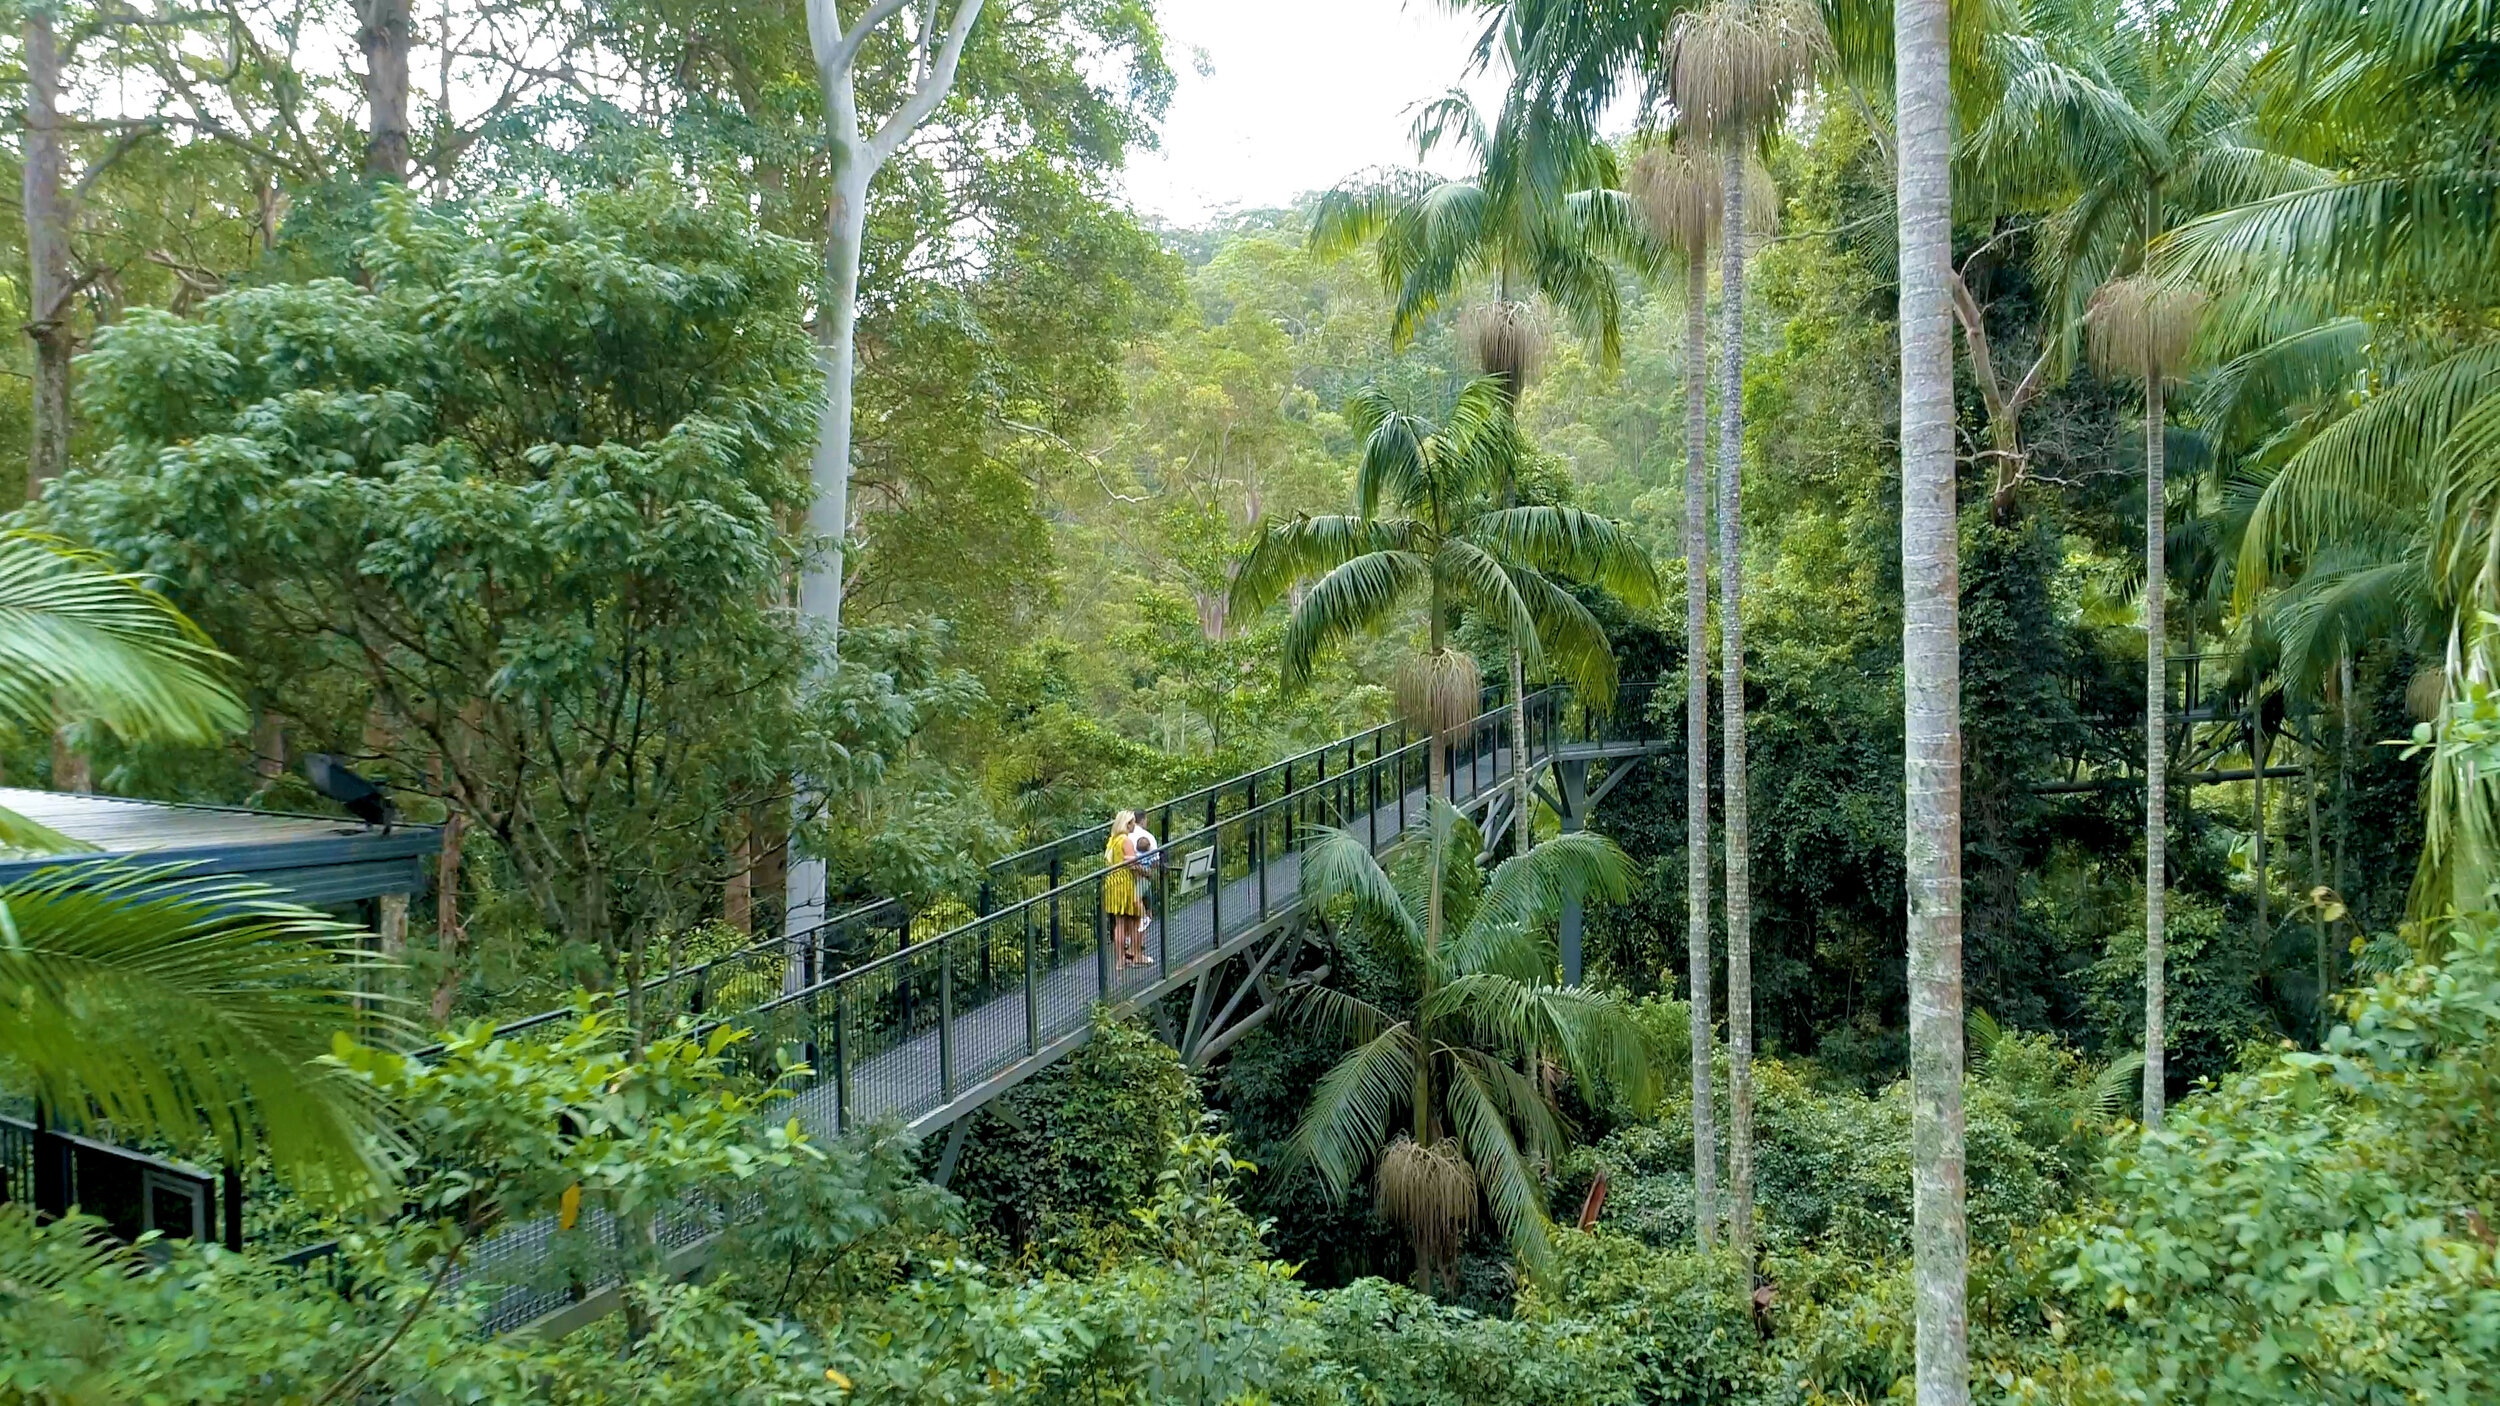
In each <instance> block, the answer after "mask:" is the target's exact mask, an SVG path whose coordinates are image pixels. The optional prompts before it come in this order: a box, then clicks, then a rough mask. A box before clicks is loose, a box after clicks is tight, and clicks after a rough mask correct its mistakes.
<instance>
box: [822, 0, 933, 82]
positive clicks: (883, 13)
mask: <svg viewBox="0 0 2500 1406" xmlns="http://www.w3.org/2000/svg"><path fill="white" fill-rule="evenodd" d="M910 3H911V0H876V3H875V4H873V5H870V6H869V7H868V12H867V13H866V14H864V15H861V16H860V17H859V23H857V24H855V25H852V26H851V27H850V28H848V29H845V30H842V31H841V33H839V34H838V35H834V36H832V37H831V42H830V43H821V42H820V43H819V44H818V45H817V46H816V47H817V48H818V50H819V51H821V53H822V55H823V57H821V58H820V59H819V60H818V61H817V66H818V67H820V68H828V69H831V68H848V67H850V65H851V63H852V62H853V61H854V60H856V59H857V58H858V57H859V49H860V46H861V45H862V44H865V43H867V42H868V36H869V35H870V34H873V33H875V32H876V28H877V26H878V25H881V24H883V23H885V22H886V21H887V20H890V19H892V18H894V17H895V16H896V15H898V14H901V13H902V12H903V7H904V6H906V5H909V4H910ZM818 4H821V5H822V6H823V14H824V16H825V17H826V18H828V19H830V20H832V21H833V23H832V24H831V25H829V26H827V28H828V29H834V28H839V27H840V26H841V23H842V12H841V10H839V9H838V8H836V6H835V4H834V0H818ZM808 9H809V10H810V11H811V13H810V14H809V15H808V28H809V29H810V30H814V29H815V28H816V18H817V17H816V14H815V13H813V12H814V11H815V10H816V9H817V6H816V5H810V6H809V7H808Z"/></svg>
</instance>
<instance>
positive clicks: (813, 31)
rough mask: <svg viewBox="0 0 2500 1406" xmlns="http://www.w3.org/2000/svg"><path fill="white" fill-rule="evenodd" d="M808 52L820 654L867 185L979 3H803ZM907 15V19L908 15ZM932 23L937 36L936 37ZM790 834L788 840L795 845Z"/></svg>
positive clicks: (785, 922) (836, 527) (833, 559)
mask: <svg viewBox="0 0 2500 1406" xmlns="http://www.w3.org/2000/svg"><path fill="white" fill-rule="evenodd" d="M806 3H807V32H808V44H809V47H810V50H811V52H812V53H813V55H814V57H815V60H816V74H817V82H818V86H819V88H820V89H821V90H822V95H823V98H824V103H825V137H826V141H827V143H828V145H829V146H830V147H831V148H832V153H833V189H832V195H831V198H830V200H829V201H828V202H827V206H826V209H825V282H824V287H823V288H822V290H821V295H822V298H823V304H822V306H821V307H820V308H819V310H818V312H817V326H816V335H817V360H818V362H819V364H820V365H821V366H822V367H823V368H824V373H825V402H824V405H823V407H822V409H821V410H820V411H819V412H818V415H817V421H816V453H815V455H814V457H813V458H812V459H811V460H810V463H809V474H810V477H811V480H812V484H813V487H814V490H815V496H814V497H813V499H812V500H811V501H810V502H809V504H808V510H807V529H808V532H809V534H810V535H812V536H814V537H817V538H819V539H821V540H822V541H824V542H825V543H826V548H825V551H824V552H823V554H822V555H821V556H820V557H819V558H818V559H817V560H815V561H813V562H811V563H810V564H809V568H808V569H807V570H806V571H804V572H803V573H801V575H800V577H799V613H800V614H801V615H802V616H805V617H806V618H807V619H808V620H810V621H812V622H814V623H815V626H816V628H818V629H820V630H822V631H823V632H824V636H825V638H826V641H827V643H828V644H829V645H832V644H837V643H838V641H839V640H840V638H841V632H842V588H843V574H842V573H843V565H842V539H843V537H844V535H845V534H846V533H848V531H849V530H850V517H851V406H852V396H851V386H852V379H853V372H854V370H855V369H856V367H857V365H858V345H857V336H856V334H857V332H858V327H859V262H860V247H861V245H862V243H863V242H864V241H865V239H866V236H867V229H868V184H869V182H870V181H872V180H874V179H875V178H876V174H877V171H878V170H879V168H881V167H883V166H884V165H885V163H886V162H887V161H888V160H890V159H892V157H893V155H894V153H895V152H896V151H897V150H899V149H900V148H901V147H902V144H903V143H904V142H905V141H907V140H909V139H910V137H911V135H912V133H913V132H915V131H917V130H919V128H920V125H921V124H922V123H924V122H926V121H928V120H929V117H930V115H931V114H932V113H934V112H936V111H937V107H938V104H939V103H941V102H943V101H945V99H946V95H947V94H948V93H949V92H951V91H953V89H954V86H955V68H956V64H957V63H958V61H960V60H961V59H962V57H963V50H964V41H965V40H966V39H968V38H969V37H970V36H971V33H972V26H973V25H974V24H975V23H977V22H978V21H979V20H980V18H981V6H982V4H983V0H953V3H952V5H951V7H949V8H948V9H947V10H946V11H945V12H944V14H943V16H941V13H940V10H939V6H938V4H937V0H928V3H927V4H925V5H922V6H920V7H917V9H916V11H915V10H914V7H913V6H911V5H910V4H909V3H908V0H870V2H869V4H868V5H867V7H866V8H865V9H864V10H863V11H862V12H861V13H860V17H859V19H858V21H857V22H856V23H854V24H847V25H846V24H845V23H844V21H843V18H842V7H841V4H840V0H806ZM907 12H912V13H907ZM915 13H916V19H917V23H918V24H919V26H920V28H919V33H918V35H917V37H916V39H915V40H914V42H913V43H912V44H911V45H910V46H909V50H908V52H909V53H910V55H911V58H910V60H909V62H910V71H909V72H908V73H906V74H902V75H899V76H900V77H901V78H902V79H903V80H904V81H903V82H902V83H901V84H899V85H898V86H899V87H900V88H901V89H902V91H903V94H904V96H903V98H902V101H901V103H900V105H899V106H897V107H896V108H895V109H894V111H893V112H892V113H890V114H888V115H887V117H886V118H885V120H884V121H883V122H881V123H879V124H878V126H877V129H876V131H875V132H874V133H873V134H870V133H868V132H867V130H866V129H865V128H864V127H863V126H862V124H861V121H860V112H859V86H858V78H857V72H856V65H857V63H858V60H859V54H860V49H861V46H862V45H863V44H865V43H866V42H867V40H868V38H869V36H870V35H871V34H873V33H874V32H875V31H876V29H877V27H878V26H880V25H883V24H885V23H886V22H888V21H889V20H892V19H894V18H896V17H898V16H902V17H904V19H905V22H906V23H910V22H913V17H914V14H915ZM941 19H942V20H943V28H942V29H941ZM820 799H821V798H819V797H815V796H812V795H809V794H807V793H806V790H805V788H804V787H802V791H801V795H800V797H799V800H798V801H797V803H796V808H797V817H796V818H797V819H799V820H804V819H805V818H806V817H807V815H808V814H809V813H810V812H812V811H813V810H814V809H815V808H816V806H817V805H818V804H820ZM796 833H797V831H796V828H795V826H794V827H793V831H792V834H793V837H794V838H795V836H796ZM785 874H786V878H785V882H784V884H783V900H784V907H783V911H782V931H783V932H784V933H785V934H787V935H789V936H791V937H792V938H793V939H795V938H796V937H797V935H798V934H800V933H803V932H806V931H807V930H809V929H811V928H813V927H815V926H817V925H818V924H820V923H822V922H823V921H824V918H825V897H826V878H825V864H824V861H823V860H821V859H810V858H804V857H802V856H800V855H799V854H798V853H797V852H796V849H795V846H794V847H793V851H792V853H791V856H790V862H789V864H788V865H787V867H786V870H785ZM801 955H802V953H801V951H800V948H799V944H798V943H797V942H796V941H795V940H794V941H793V942H792V943H791V948H790V962H789V965H788V971H787V975H786V976H785V980H786V981H796V980H797V976H798V972H799V969H800V962H799V958H800V957H801Z"/></svg>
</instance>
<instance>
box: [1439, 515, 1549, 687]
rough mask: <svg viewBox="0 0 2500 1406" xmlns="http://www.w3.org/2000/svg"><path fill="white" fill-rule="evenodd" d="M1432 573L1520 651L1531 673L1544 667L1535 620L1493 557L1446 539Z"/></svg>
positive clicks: (1516, 585)
mask: <svg viewBox="0 0 2500 1406" xmlns="http://www.w3.org/2000/svg"><path fill="white" fill-rule="evenodd" d="M1431 571H1432V575H1433V577H1434V579H1436V580H1438V581H1439V582H1440V583H1441V584H1442V587H1443V589H1444V590H1446V591H1448V592H1449V593H1450V594H1451V595H1453V596H1455V597H1456V598H1457V599H1458V600H1459V601H1460V602H1461V603H1463V604H1465V605H1467V606H1468V607H1470V608H1472V609H1474V610H1475V611H1477V612H1478V613H1479V614H1480V615H1482V616H1483V617H1484V619H1485V621H1486V623H1488V624H1490V625H1492V626H1493V627H1494V628H1495V629H1498V630H1500V631H1501V632H1502V633H1503V635H1504V636H1506V637H1507V638H1508V639H1509V641H1510V642H1511V643H1512V644H1513V645H1515V646H1517V647H1518V650H1519V656H1520V658H1521V659H1522V660H1523V661H1524V662H1525V665H1526V667H1527V669H1528V671H1529V672H1530V673H1535V672H1537V671H1538V670H1541V669H1543V668H1544V667H1545V650H1544V647H1543V645H1542V644H1541V642H1540V641H1539V640H1538V638H1537V631H1536V618H1535V617H1534V616H1532V615H1530V614H1529V613H1528V602H1527V599H1526V598H1525V597H1523V596H1522V595H1520V593H1519V583H1518V582H1517V581H1516V580H1514V579H1513V578H1512V574H1511V573H1510V572H1508V571H1505V570H1503V569H1502V563H1501V562H1500V561H1498V560H1496V559H1495V558H1494V556H1493V554H1492V553H1490V552H1487V551H1486V550H1485V549H1484V548H1482V547H1479V546H1477V545H1476V544H1474V543H1473V542H1469V541H1467V540H1466V539H1464V538H1460V537H1444V538H1442V539H1441V541H1440V543H1439V544H1438V546H1437V549H1436V550H1435V551H1434V552H1433V555H1432V566H1431Z"/></svg>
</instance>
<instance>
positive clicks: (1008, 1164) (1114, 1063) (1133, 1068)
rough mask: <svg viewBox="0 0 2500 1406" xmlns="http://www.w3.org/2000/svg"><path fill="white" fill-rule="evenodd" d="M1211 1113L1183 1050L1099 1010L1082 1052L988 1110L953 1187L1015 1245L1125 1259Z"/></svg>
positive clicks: (982, 1220) (994, 1232) (980, 1222)
mask: <svg viewBox="0 0 2500 1406" xmlns="http://www.w3.org/2000/svg"><path fill="white" fill-rule="evenodd" d="M1199 1113H1200V1106H1199V1099H1198V1083H1197V1079H1196V1078H1195V1077H1194V1076H1193V1075H1191V1074H1190V1072H1189V1069H1188V1067H1187V1066H1185V1065H1183V1064H1182V1063H1181V1060H1180V1056H1179V1055H1178V1054H1176V1053H1174V1051H1173V1049H1172V1047H1171V1046H1170V1045H1167V1044H1165V1043H1163V1041H1161V1040H1159V1039H1157V1038H1156V1037H1155V1036H1154V1035H1153V1034H1152V1033H1150V1032H1149V1031H1148V1030H1147V1029H1146V1028H1145V1026H1144V1025H1142V1024H1140V1023H1139V1022H1137V1021H1136V1020H1134V1019H1130V1020H1125V1021H1124V1020H1120V1019H1117V1018H1115V1017H1113V1016H1112V1015H1111V1014H1110V1012H1109V1010H1108V1009H1107V1008H1101V1007H1098V1008H1096V1010H1095V1012H1094V1017H1093V1030H1092V1034H1091V1035H1089V1036H1088V1037H1087V1039H1086V1041H1085V1043H1084V1044H1083V1045H1081V1046H1079V1047H1078V1048H1077V1050H1076V1052H1075V1053H1073V1054H1071V1055H1069V1056H1068V1057H1067V1058H1066V1059H1064V1060H1062V1061H1060V1062H1059V1063H1058V1064H1057V1065H1056V1066H1054V1067H1053V1068H1051V1069H1050V1070H1049V1071H1048V1072H1046V1073H1043V1074H1040V1075H1037V1076H1035V1077H1034V1078H1033V1079H1032V1080H1030V1081H1029V1082H1027V1083H1025V1084H1023V1085H1021V1086H1019V1087H1017V1088H1016V1089H1014V1090H1011V1091H1010V1092H1009V1093H1007V1094H1006V1095H1005V1096H1004V1097H1002V1098H1000V1099H999V1100H997V1101H996V1102H995V1103H992V1104H991V1105H990V1106H989V1107H988V1108H986V1109H983V1110H982V1111H981V1112H980V1113H979V1114H978V1115H976V1117H977V1118H978V1121H977V1122H976V1123H974V1125H973V1130H972V1133H971V1135H970V1137H969V1139H968V1140H967V1141H966V1142H965V1144H964V1152H963V1160H962V1163H961V1164H960V1165H959V1166H958V1167H957V1169H956V1173H955V1177H954V1179H953V1181H952V1183H951V1185H952V1186H953V1188H954V1189H955V1190H956V1191H957V1193H958V1194H960V1195H961V1196H962V1197H963V1198H964V1203H965V1206H966V1208H967V1216H968V1218H969V1219H970V1221H971V1223H972V1224H973V1225H974V1226H975V1227H976V1229H978V1230H982V1231H986V1232H987V1233H988V1234H990V1235H991V1236H993V1237H995V1238H996V1239H997V1240H998V1241H999V1242H1000V1243H1001V1244H1003V1245H1005V1246H1006V1247H1007V1248H1008V1249H1009V1250H1011V1251H1023V1250H1026V1249H1028V1248H1036V1247H1038V1248H1040V1249H1041V1250H1042V1251H1043V1252H1044V1254H1045V1257H1046V1258H1048V1257H1050V1256H1052V1255H1058V1254H1065V1255H1071V1256H1074V1257H1075V1258H1077V1259H1079V1260H1083V1259H1087V1258H1092V1259H1095V1260H1099V1259H1101V1258H1103V1257H1105V1256H1116V1255H1117V1254H1119V1253H1120V1252H1121V1251H1122V1249H1123V1247H1124V1245H1125V1242H1126V1239H1127V1237H1128V1235H1129V1232H1131V1231H1132V1230H1133V1229H1134V1227H1135V1222H1134V1220H1133V1219H1132V1216H1131V1213H1132V1212H1133V1211H1135V1210H1137V1209H1138V1208H1140V1207H1142V1206H1144V1205H1145V1204H1146V1203H1147V1201H1148V1199H1149V1198H1150V1197H1152V1196H1153V1195H1154V1191H1155V1186H1156V1178H1157V1177H1159V1176H1160V1175H1161V1174H1162V1173H1163V1171H1164V1169H1165V1168H1166V1166H1167V1165H1168V1160H1167V1159H1168V1158H1169V1157H1170V1155H1171V1150H1172V1146H1173V1143H1174V1142H1175V1140H1176V1139H1179V1138H1183V1137H1186V1136H1188V1135H1189V1134H1190V1133H1191V1132H1192V1131H1193V1130H1194V1129H1195V1128H1196V1127H1197V1125H1198V1117H1199Z"/></svg>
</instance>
